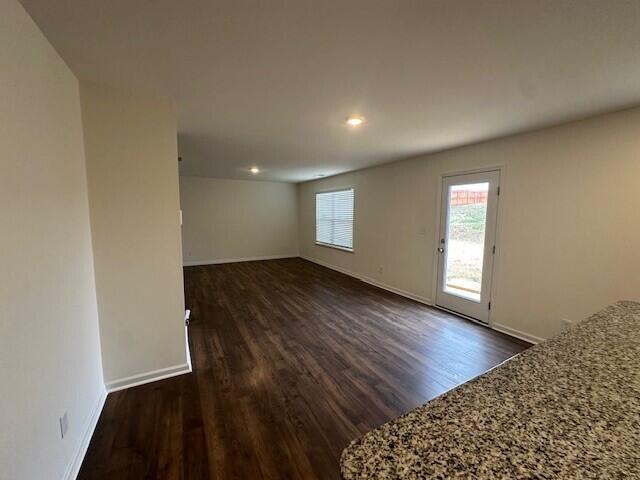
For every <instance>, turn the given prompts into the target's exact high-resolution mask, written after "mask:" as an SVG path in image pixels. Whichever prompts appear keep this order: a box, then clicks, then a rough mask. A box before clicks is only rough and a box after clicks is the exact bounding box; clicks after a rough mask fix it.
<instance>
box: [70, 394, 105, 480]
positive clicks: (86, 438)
mask: <svg viewBox="0 0 640 480" xmlns="http://www.w3.org/2000/svg"><path fill="white" fill-rule="evenodd" d="M106 399H107V391H106V390H104V389H103V390H102V392H100V396H99V397H98V401H97V402H96V404H95V406H94V407H93V411H92V412H91V416H90V417H89V423H88V424H87V426H86V428H85V431H84V434H83V435H82V440H81V441H80V445H78V449H77V450H76V452H75V454H74V456H73V459H72V460H71V462H69V465H68V466H67V469H66V470H65V472H64V475H63V476H62V479H63V480H75V479H76V477H77V476H78V473H79V472H80V467H81V466H82V461H83V460H84V456H85V455H86V453H87V448H89V442H91V437H92V436H93V432H94V430H95V429H96V425H97V424H98V420H99V419H100V414H101V413H102V407H104V402H105V400H106Z"/></svg>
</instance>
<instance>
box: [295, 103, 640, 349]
mask: <svg viewBox="0 0 640 480" xmlns="http://www.w3.org/2000/svg"><path fill="white" fill-rule="evenodd" d="M639 131H640V108H636V109H630V110H626V111H622V112H618V113H614V114H608V115H603V116H599V117H594V118H591V119H588V120H583V121H580V122H574V123H569V124H565V125H561V126H557V127H553V128H547V129H544V130H539V131H536V132H531V133H527V134H521V135H516V136H512V137H507V138H503V139H499V140H494V141H490V142H485V143H481V144H476V145H472V146H468V147H464V148H458V149H455V150H449V151H445V152H441V153H437V154H431V155H427V156H423V157H418V158H413V159H409V160H403V161H399V162H396V163H392V164H387V165H383V166H380V167H374V168H369V169H365V170H360V171H356V172H352V173H348V174H344V175H339V176H335V177H330V178H327V179H323V180H318V181H313V182H308V183H303V184H300V185H299V202H300V205H299V209H300V251H301V254H302V255H304V256H307V257H311V258H315V259H317V260H320V261H322V262H325V263H327V264H330V265H333V266H336V267H339V268H341V269H344V270H347V271H350V272H353V273H355V274H358V275H360V276H364V277H367V278H370V279H372V280H374V281H376V282H379V283H381V284H385V285H388V286H391V287H393V288H396V289H399V290H402V291H405V292H408V293H410V294H412V295H414V296H416V297H419V298H421V299H424V300H426V301H429V300H433V298H434V280H435V279H434V275H435V268H436V264H435V261H436V255H435V250H436V236H437V232H436V228H437V220H436V217H437V215H438V197H439V183H440V179H441V175H442V174H444V173H451V172H458V171H466V170H470V169H478V168H487V167H495V166H501V167H502V180H501V187H502V188H501V196H500V210H499V219H498V239H497V255H496V259H495V270H494V291H493V298H492V312H491V322H492V323H493V324H496V325H500V326H504V327H507V328H509V329H512V330H516V331H519V332H523V333H526V334H528V335H531V336H534V337H543V338H545V337H550V336H553V335H554V334H556V333H557V332H558V331H560V329H561V319H562V318H567V319H570V320H573V321H579V320H580V319H583V318H584V317H586V316H587V315H589V314H590V313H593V312H595V311H597V310H599V309H601V308H603V307H604V306H606V305H607V304H609V303H611V302H614V301H616V300H619V299H635V300H637V299H640V275H638V272H639V271H640V249H638V239H639V238H640V208H639V207H640V203H639V202H640V201H639V199H638V194H639V192H640V185H639V183H638V181H639V180H638V179H640V160H639V158H640V157H639V156H638V155H639V154H638V152H640V135H638V132H639ZM344 186H352V187H354V188H355V231H354V242H355V246H354V249H355V251H354V253H348V252H342V251H339V250H334V249H330V248H327V247H322V246H318V245H315V244H314V232H315V230H314V217H315V214H314V193H315V192H316V191H317V190H322V189H326V188H332V187H344ZM380 268H382V272H381V271H380Z"/></svg>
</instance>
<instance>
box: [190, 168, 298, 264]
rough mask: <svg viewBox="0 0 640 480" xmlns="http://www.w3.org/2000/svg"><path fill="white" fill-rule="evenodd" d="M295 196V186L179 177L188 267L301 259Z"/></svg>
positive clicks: (296, 193)
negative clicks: (260, 259)
mask: <svg viewBox="0 0 640 480" xmlns="http://www.w3.org/2000/svg"><path fill="white" fill-rule="evenodd" d="M297 195H298V192H297V187H296V185H295V184H291V183H277V182H254V181H247V180H220V179H213V178H199V177H181V178H180V203H181V207H182V223H183V225H182V232H183V260H184V262H185V264H186V265H189V264H191V265H193V264H199V263H214V262H218V261H223V260H230V259H243V258H256V257H276V256H286V255H297V254H298V201H297Z"/></svg>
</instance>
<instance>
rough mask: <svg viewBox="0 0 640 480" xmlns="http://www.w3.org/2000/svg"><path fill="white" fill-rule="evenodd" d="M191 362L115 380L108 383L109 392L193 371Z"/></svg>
mask: <svg viewBox="0 0 640 480" xmlns="http://www.w3.org/2000/svg"><path fill="white" fill-rule="evenodd" d="M190 363H191V362H187V363H183V364H182V365H175V366H173V367H167V368H161V369H160V370H153V371H152V372H146V373H140V374H138V375H132V376H130V377H125V378H120V379H118V380H113V381H111V382H109V383H107V385H106V387H107V392H109V393H111V392H117V391H118V390H124V389H125V388H131V387H137V386H138V385H144V384H145V383H151V382H156V381H158V380H164V379H165V378H170V377H176V376H178V375H183V374H185V373H191V364H190Z"/></svg>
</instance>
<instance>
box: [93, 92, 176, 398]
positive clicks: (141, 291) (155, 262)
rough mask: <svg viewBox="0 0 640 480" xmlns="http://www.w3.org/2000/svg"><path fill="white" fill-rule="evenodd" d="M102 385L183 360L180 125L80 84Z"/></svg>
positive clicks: (134, 98) (133, 99)
mask: <svg viewBox="0 0 640 480" xmlns="http://www.w3.org/2000/svg"><path fill="white" fill-rule="evenodd" d="M81 99H82V116H83V123H84V134H85V149H86V157H87V176H88V182H89V202H90V207H91V229H92V235H93V250H94V259H95V270H96V288H97V292H98V310H99V313H100V336H101V341H102V357H103V365H104V377H105V382H106V383H107V386H111V387H112V386H114V382H116V381H118V380H121V379H123V378H126V377H130V376H134V375H141V374H145V373H147V372H151V371H154V370H159V369H164V368H172V367H176V368H177V367H180V366H184V365H185V363H186V352H185V350H186V349H185V338H184V293H183V285H182V268H181V259H180V250H181V245H180V219H179V195H178V162H177V139H176V119H175V114H174V112H173V109H172V107H171V105H170V104H167V103H165V102H163V101H160V100H158V99H151V98H145V97H143V96H140V95H129V94H125V93H122V92H117V91H113V90H106V89H103V88H100V87H98V86H95V85H90V84H85V83H82V84H81Z"/></svg>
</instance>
